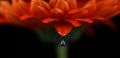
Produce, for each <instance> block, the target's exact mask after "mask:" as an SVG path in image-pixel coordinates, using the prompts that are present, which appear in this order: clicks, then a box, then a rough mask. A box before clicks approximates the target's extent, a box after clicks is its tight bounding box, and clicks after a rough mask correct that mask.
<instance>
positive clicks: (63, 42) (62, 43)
mask: <svg viewBox="0 0 120 58" xmlns="http://www.w3.org/2000/svg"><path fill="white" fill-rule="evenodd" d="M60 45H61V47H63V48H64V47H65V46H66V43H65V41H64V40H61V42H60Z"/></svg>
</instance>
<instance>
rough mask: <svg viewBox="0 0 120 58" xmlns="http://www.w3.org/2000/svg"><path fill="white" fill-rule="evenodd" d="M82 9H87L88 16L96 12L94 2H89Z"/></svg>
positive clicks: (94, 0) (93, 0) (92, 0)
mask: <svg viewBox="0 0 120 58" xmlns="http://www.w3.org/2000/svg"><path fill="white" fill-rule="evenodd" d="M82 9H87V10H88V12H89V14H92V13H93V12H94V11H95V10H96V0H90V1H89V2H87V3H86V5H84V6H83V8H82Z"/></svg>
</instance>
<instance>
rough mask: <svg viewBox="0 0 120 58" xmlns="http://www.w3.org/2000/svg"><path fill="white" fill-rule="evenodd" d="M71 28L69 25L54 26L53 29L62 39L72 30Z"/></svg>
mask: <svg viewBox="0 0 120 58" xmlns="http://www.w3.org/2000/svg"><path fill="white" fill-rule="evenodd" d="M72 28H73V26H72V25H70V24H56V25H55V29H56V30H57V32H58V34H60V35H61V36H62V37H64V36H66V35H67V34H69V33H70V32H71V30H72Z"/></svg>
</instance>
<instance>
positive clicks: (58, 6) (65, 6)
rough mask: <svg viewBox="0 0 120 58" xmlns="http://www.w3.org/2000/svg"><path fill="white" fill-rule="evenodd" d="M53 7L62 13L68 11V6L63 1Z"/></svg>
mask: <svg viewBox="0 0 120 58" xmlns="http://www.w3.org/2000/svg"><path fill="white" fill-rule="evenodd" d="M55 7H56V8H59V9H61V10H62V11H69V5H68V3H67V2H66V1H65V0H60V1H58V2H57V3H56V5H55Z"/></svg>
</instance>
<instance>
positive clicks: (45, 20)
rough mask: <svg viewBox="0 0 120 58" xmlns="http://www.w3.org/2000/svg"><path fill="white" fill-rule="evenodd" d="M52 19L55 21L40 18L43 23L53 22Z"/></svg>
mask: <svg viewBox="0 0 120 58" xmlns="http://www.w3.org/2000/svg"><path fill="white" fill-rule="evenodd" d="M53 21H56V19H53V18H47V19H43V20H42V22H43V23H50V22H53Z"/></svg>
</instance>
